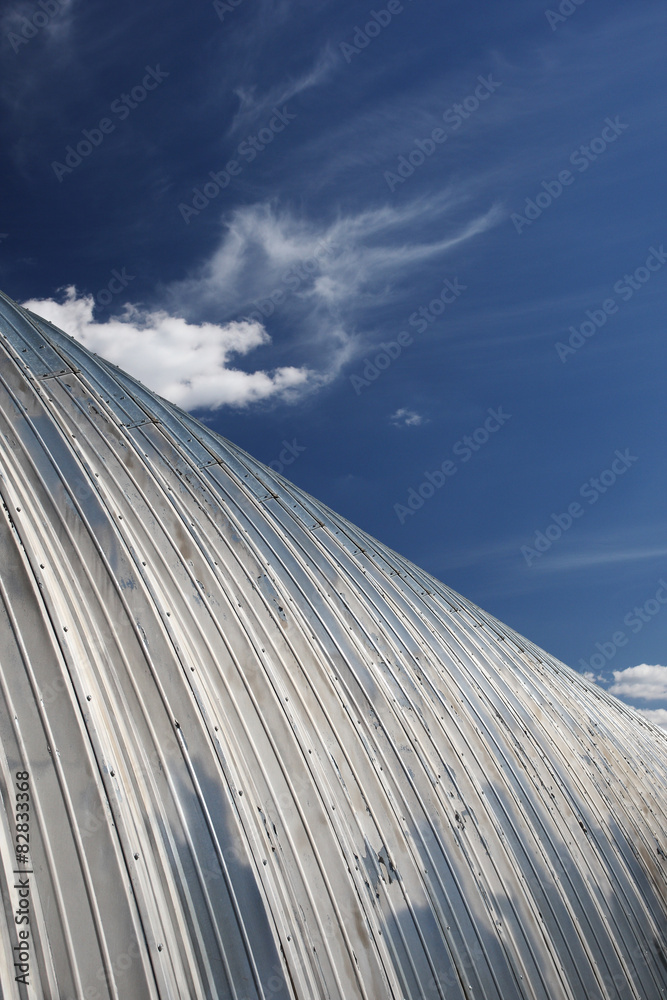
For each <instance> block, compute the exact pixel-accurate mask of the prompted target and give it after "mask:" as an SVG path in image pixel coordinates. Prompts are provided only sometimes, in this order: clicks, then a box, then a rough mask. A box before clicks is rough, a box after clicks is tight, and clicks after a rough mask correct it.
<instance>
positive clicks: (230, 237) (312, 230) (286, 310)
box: [168, 191, 501, 377]
mask: <svg viewBox="0 0 667 1000" xmlns="http://www.w3.org/2000/svg"><path fill="white" fill-rule="evenodd" d="M459 201H460V199H459ZM458 208H460V204H458V203H457V199H456V197H455V195H454V193H453V192H452V191H448V192H444V193H442V194H439V195H438V196H437V197H435V198H430V199H419V200H417V201H414V202H409V203H407V204H405V205H403V206H401V207H400V208H399V207H394V206H388V205H385V206H382V207H380V208H376V209H371V210H367V211H363V212H360V213H357V214H348V215H343V214H339V215H338V216H337V218H335V219H334V220H333V221H332V222H330V223H328V224H317V223H315V222H313V221H312V220H309V219H304V218H298V217H296V216H295V215H293V214H292V213H290V212H288V211H284V210H283V211H279V210H277V209H276V208H275V206H274V205H272V204H270V203H259V204H254V205H247V206H243V207H242V208H239V209H236V210H235V211H234V212H233V213H231V215H230V216H229V217H228V218H227V219H226V220H225V222H224V231H223V234H222V238H221V240H220V243H219V245H218V247H217V249H216V250H215V251H214V252H213V253H212V255H211V256H210V257H209V258H208V259H207V260H205V261H204V262H203V263H202V264H201V265H200V267H199V268H198V269H197V270H196V271H195V272H194V273H193V274H192V275H191V276H190V277H189V278H187V279H186V280H184V281H180V282H175V283H174V284H173V285H172V286H170V288H169V289H168V295H169V297H170V301H171V302H172V303H173V306H174V309H175V310H176V311H178V312H179V313H181V314H184V315H193V314H196V313H197V312H199V313H200V314H202V313H210V311H211V310H215V312H216V313H218V314H219V312H220V310H223V311H224V312H225V314H226V315H236V316H237V317H238V318H242V317H243V316H248V315H249V314H252V316H253V318H259V319H264V318H266V319H267V320H268V321H269V324H270V323H273V322H274V320H273V319H271V318H270V317H272V316H273V313H274V308H273V306H272V303H271V296H272V294H273V295H275V297H276V299H279V300H280V303H281V304H280V305H279V307H276V309H275V312H276V315H281V316H285V315H287V316H288V317H289V324H290V328H291V331H292V336H293V338H294V339H295V341H297V342H299V343H300V345H301V346H302V347H304V349H306V350H308V351H310V352H314V353H316V354H317V356H318V364H317V367H318V368H320V367H322V366H324V368H325V369H326V371H327V372H328V373H329V375H330V376H331V377H333V376H334V375H335V374H336V373H337V372H338V371H339V370H340V367H341V366H342V364H344V363H345V362H347V361H349V360H350V359H351V358H352V357H354V356H355V355H356V354H357V353H358V352H360V351H361V350H362V348H363V344H364V343H366V342H367V341H368V339H369V337H370V332H369V331H367V330H364V326H365V324H366V317H367V316H368V314H369V312H370V310H374V309H377V308H378V307H386V306H387V305H392V304H393V303H394V302H395V301H396V300H397V297H398V293H397V292H396V283H397V282H400V281H405V279H406V276H407V275H408V274H409V273H410V270H411V269H415V270H416V269H417V268H418V267H419V266H420V265H422V264H424V263H425V262H427V261H429V260H431V259H434V258H437V257H439V256H442V257H444V256H445V255H446V254H447V253H448V252H449V251H452V250H453V249H454V248H455V247H457V246H458V245H459V244H461V243H463V242H465V241H467V240H470V239H472V238H473V237H475V236H477V235H478V234H480V233H483V232H484V231H485V230H487V229H489V228H490V227H491V226H493V225H495V224H496V223H497V222H498V221H500V218H501V213H500V211H499V210H497V209H496V208H492V209H490V210H489V211H487V212H486V213H484V214H482V215H479V216H477V217H475V218H473V219H472V220H470V221H468V222H463V223H461V222H459V223H458V224H455V223H450V224H449V226H448V224H447V219H446V218H445V216H446V215H447V214H449V213H450V212H451V213H453V212H454V209H458ZM436 218H437V219H438V221H439V223H440V224H439V227H438V228H439V229H440V231H441V232H442V231H444V232H445V233H446V235H445V236H444V237H442V238H440V239H437V240H434V241H432V242H425V241H424V242H416V241H415V240H414V233H415V232H420V231H423V230H424V229H425V228H426V226H427V225H428V224H429V223H432V222H433V220H434V219H436ZM309 268H310V269H311V270H310V271H309V272H308V273H307V269H309ZM258 302H262V303H264V304H265V310H264V316H262V312H261V311H260V312H258ZM260 308H261V307H260ZM360 327H361V329H360Z"/></svg>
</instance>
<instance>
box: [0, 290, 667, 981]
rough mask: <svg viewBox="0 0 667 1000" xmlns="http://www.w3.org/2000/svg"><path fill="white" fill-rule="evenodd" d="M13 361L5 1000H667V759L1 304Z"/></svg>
mask: <svg viewBox="0 0 667 1000" xmlns="http://www.w3.org/2000/svg"><path fill="white" fill-rule="evenodd" d="M0 328H1V330H2V333H3V334H5V336H4V337H0V493H1V495H2V500H3V502H4V511H3V516H2V522H1V530H0V668H1V669H0V738H1V742H2V750H1V753H0V789H1V791H2V799H3V804H4V809H3V810H2V815H0V824H1V828H0V852H1V853H2V873H1V876H0V877H1V878H2V895H3V903H4V915H5V919H6V921H7V933H6V934H4V935H2V941H3V943H2V945H0V971H1V981H2V987H1V990H0V995H1V996H2V997H3V1000H4V998H5V997H6V998H17V997H19V996H22V997H23V996H29V997H39V998H42V997H44V998H48V1000H68V998H70V997H71V998H74V997H76V998H86V1000H98V998H111V997H113V998H122V1000H135V998H137V1000H139V998H141V1000H143V998H158V997H159V998H161V1000H163V998H182V1000H186V998H187V1000H190V998H195V997H196V998H199V997H202V998H211V1000H213V998H234V1000H255V998H263V1000H282V998H285V1000H287V998H299V1000H311V998H328V1000H352V998H366V1000H380V998H382V1000H384V998H391V1000H417V998H428V1000H431V998H434V1000H435V998H447V1000H463V998H466V1000H474V998H484V1000H515V998H516V1000H582V998H586V1000H611V998H616V1000H619V998H623V1000H627V998H634V1000H639V998H642V1000H654V998H658V997H664V996H667V955H666V952H667V944H666V941H665V926H666V924H667V889H666V873H667V859H666V857H665V855H666V854H667V808H666V803H665V789H666V785H667V738H666V737H665V735H664V734H663V733H662V732H661V731H659V730H658V729H656V728H654V727H653V726H651V725H650V724H648V723H647V722H645V721H644V720H643V719H641V718H640V717H639V716H638V715H637V714H635V713H634V712H632V711H631V710H629V709H627V708H625V707H624V706H623V705H621V704H620V703H619V702H617V701H615V700H614V699H613V698H611V697H609V696H608V695H607V694H605V693H604V692H603V691H601V690H600V689H598V688H596V687H595V686H593V685H590V684H588V683H587V682H586V681H585V680H583V678H581V677H580V676H579V675H578V674H576V673H574V672H573V671H571V670H569V669H568V668H567V667H566V666H564V665H563V664H562V663H559V662H558V661H556V660H554V659H553V658H552V657H550V656H548V654H546V653H544V652H543V651H542V650H540V649H538V648H536V647H535V646H534V645H533V644H531V643H530V642H528V641H527V640H525V639H523V638H521V637H520V636H518V635H517V634H516V633H514V632H512V631H511V630H509V629H507V628H506V627H505V626H503V625H502V624H501V623H500V622H498V621H496V620H495V619H493V618H492V617H490V616H489V615H486V614H485V613H484V612H482V611H481V610H480V609H479V608H477V607H475V606H474V605H472V604H471V603H470V602H469V601H466V600H464V599H463V598H462V597H460V596H459V595H458V594H456V593H454V592H452V591H451V590H449V589H448V588H447V587H445V586H443V585H442V584H441V583H439V582H438V581H437V580H434V579H433V578H432V577H430V576H429V575H428V574H425V573H423V572H422V571H421V570H419V569H418V568H417V567H415V566H413V565H412V564H411V563H409V562H407V560H405V559H403V558H401V557H400V556H399V555H397V554H396V553H394V552H392V551H390V550H389V549H387V548H386V547H385V546H383V545H382V544H381V543H380V542H378V541H376V540H375V539H372V538H370V537H369V536H368V535H366V534H365V533H364V532H362V531H360V530H359V529H357V528H355V527H354V526H353V525H351V524H349V523H348V522H347V521H345V520H344V519H343V518H341V517H339V516H338V515H336V514H335V513H333V512H332V511H331V510H329V509H328V508H327V507H325V506H324V505H322V504H320V503H318V502H317V501H316V500H314V499H313V498H312V497H309V496H307V495H306V494H304V493H303V492H302V491H300V490H298V489H297V488H296V487H294V486H292V485H291V484H289V483H288V482H287V481H286V480H284V479H282V478H281V477H280V476H277V475H275V474H274V473H272V472H271V470H270V469H268V468H265V467H264V466H262V465H260V464H259V463H257V462H255V461H254V460H253V459H251V458H250V456H248V455H246V454H245V453H244V452H243V451H242V450H241V449H239V448H236V447H235V446H233V445H232V444H230V443H229V442H227V441H225V440H224V439H222V438H220V437H219V436H217V435H215V434H213V433H212V432H211V431H210V430H208V429H207V428H206V427H204V426H203V425H202V424H199V423H198V422H197V421H196V420H194V419H193V418H192V417H191V416H189V415H188V414H185V413H182V412H181V411H179V410H178V409H177V408H176V407H174V406H172V405H171V404H169V403H166V402H165V401H164V400H160V399H158V398H157V397H155V396H154V395H153V394H152V393H150V392H149V391H148V390H146V389H145V387H143V386H140V385H139V384H138V383H137V382H135V381H134V380H133V379H131V378H130V377H129V376H126V375H125V374H124V373H123V372H121V371H120V370H118V369H115V368H114V367H113V366H110V365H108V364H107V363H106V362H104V361H102V360H101V359H98V358H96V357H94V356H92V355H90V354H89V353H88V352H87V351H86V350H85V349H84V348H82V347H81V346H80V345H78V344H76V342H74V341H72V340H71V338H68V337H67V336H66V335H64V334H63V333H61V332H60V331H57V330H55V328H53V327H52V326H51V325H50V324H47V323H45V322H44V321H41V320H39V318H37V317H35V316H32V315H30V314H27V313H25V312H24V311H22V310H21V309H19V307H17V306H16V305H15V303H13V302H11V300H9V299H7V298H6V297H2V299H1V300H0ZM24 348H25V349H24ZM24 771H27V772H29V775H30V778H29V791H28V792H23V791H21V792H17V787H18V786H17V778H16V774H17V772H21V773H22V772H24ZM19 780H20V779H19ZM17 794H20V795H21V796H23V795H25V794H28V795H29V796H30V798H29V800H26V799H24V798H21V799H20V800H19V801H20V802H21V803H23V802H25V801H29V803H30V811H29V817H30V820H29V823H30V828H29V836H30V841H29V848H30V853H29V855H28V857H29V869H27V870H28V871H29V874H23V875H21V874H14V873H15V871H18V872H20V871H21V870H22V869H26V865H25V864H23V865H22V864H21V862H17V861H16V844H17V839H16V838H17V837H18V836H19V833H20V832H22V831H21V829H19V828H17V825H16V822H15V802H16V795H17ZM21 815H22V818H23V816H24V813H23V810H22V813H21ZM19 853H20V852H19ZM26 879H27V881H28V884H29V888H28V892H25V891H23V895H22V896H21V888H20V886H21V881H20V880H23V882H25V880H26ZM17 880H18V881H17ZM22 898H23V899H27V900H28V905H29V911H28V913H29V924H28V925H20V924H16V923H15V914H16V912H17V909H18V911H19V914H20V913H21V907H23V908H25V903H21V902H20V900H21V899H22ZM25 926H27V929H28V930H29V935H30V936H29V938H28V939H25V938H24V939H22V940H23V942H24V943H25V941H26V940H27V941H28V945H29V949H28V950H29V959H28V964H29V966H30V971H29V982H30V984H31V985H30V987H29V989H26V988H25V987H23V986H19V985H18V984H17V983H16V982H15V975H16V972H17V968H18V967H15V966H14V965H13V963H14V961H15V960H16V955H17V954H18V952H15V951H12V949H13V948H14V946H15V945H18V943H19V939H18V938H17V934H18V932H19V931H20V930H21V929H22V927H25Z"/></svg>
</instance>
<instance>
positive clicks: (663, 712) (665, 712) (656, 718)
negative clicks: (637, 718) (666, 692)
mask: <svg viewBox="0 0 667 1000" xmlns="http://www.w3.org/2000/svg"><path fill="white" fill-rule="evenodd" d="M638 711H639V714H640V715H643V716H644V718H645V719H648V721H649V722H652V723H653V725H654V726H660V728H661V729H664V730H665V731H667V708H642V709H638Z"/></svg>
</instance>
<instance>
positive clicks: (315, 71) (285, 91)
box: [230, 46, 340, 133]
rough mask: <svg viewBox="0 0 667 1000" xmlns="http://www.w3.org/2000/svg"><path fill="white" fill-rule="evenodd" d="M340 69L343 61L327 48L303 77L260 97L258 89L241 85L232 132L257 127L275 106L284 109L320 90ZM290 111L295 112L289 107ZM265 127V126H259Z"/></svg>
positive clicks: (236, 91) (238, 88)
mask: <svg viewBox="0 0 667 1000" xmlns="http://www.w3.org/2000/svg"><path fill="white" fill-rule="evenodd" d="M338 66H340V60H339V58H338V57H337V55H336V53H335V52H334V50H333V48H332V47H331V46H326V47H325V48H324V49H322V51H321V52H320V53H319V55H318V57H317V59H316V60H315V63H314V65H313V66H312V68H311V69H309V70H308V71H307V72H306V73H304V74H303V75H302V76H299V77H297V78H296V79H293V80H289V81H288V82H287V83H281V84H276V85H275V86H274V87H272V88H271V89H270V90H268V91H267V92H266V93H265V94H262V95H261V96H258V95H257V94H256V87H255V86H252V87H244V86H239V87H237V88H236V90H235V91H234V93H235V94H236V96H237V97H238V98H239V101H240V105H239V109H238V111H237V112H236V115H235V117H234V121H233V122H232V126H231V129H230V131H231V132H232V133H234V132H237V131H238V130H239V129H241V128H247V127H249V126H251V125H252V124H257V119H259V117H260V116H261V115H263V114H266V113H267V112H269V111H270V110H271V109H272V108H273V107H275V106H276V105H278V106H282V105H283V104H285V103H286V101H290V100H292V98H293V97H296V96H297V95H298V94H301V93H303V91H304V90H309V89H310V88H311V87H318V86H319V85H320V84H322V83H324V82H325V81H326V80H327V79H328V78H329V76H330V75H331V73H332V72H333V71H334V69H335V68H337V67H338ZM290 110H292V109H291V108H290ZM259 124H263V123H261V122H260V123H259Z"/></svg>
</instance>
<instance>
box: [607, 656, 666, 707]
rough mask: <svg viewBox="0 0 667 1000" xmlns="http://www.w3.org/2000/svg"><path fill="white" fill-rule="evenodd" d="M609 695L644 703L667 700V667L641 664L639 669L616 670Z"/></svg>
mask: <svg viewBox="0 0 667 1000" xmlns="http://www.w3.org/2000/svg"><path fill="white" fill-rule="evenodd" d="M609 693H610V694H615V695H623V696H624V697H626V698H633V699H634V698H639V699H640V700H642V701H656V700H658V699H663V698H664V699H667V667H661V666H658V665H655V666H649V665H648V664H646V663H641V664H640V665H639V666H638V667H627V668H626V669H625V670H614V683H613V684H612V685H611V687H610V688H609Z"/></svg>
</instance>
